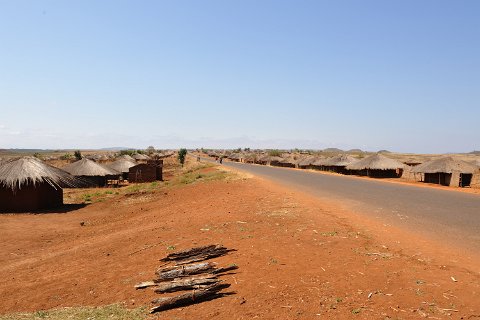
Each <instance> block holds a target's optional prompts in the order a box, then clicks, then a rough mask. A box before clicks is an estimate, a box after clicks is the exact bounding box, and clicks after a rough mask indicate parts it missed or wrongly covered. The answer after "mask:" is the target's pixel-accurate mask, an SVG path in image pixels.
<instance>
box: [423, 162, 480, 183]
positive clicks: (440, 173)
mask: <svg viewBox="0 0 480 320" xmlns="http://www.w3.org/2000/svg"><path fill="white" fill-rule="evenodd" d="M477 171H478V167H477V166H476V165H474V164H471V163H468V162H465V161H462V160H456V159H454V158H452V157H443V158H439V159H434V160H431V161H428V162H425V163H423V164H421V165H418V166H416V167H414V168H413V172H415V173H420V174H423V182H426V183H435V184H440V185H444V186H451V187H469V186H470V185H471V183H472V178H473V175H474V174H475V173H476V172H477Z"/></svg>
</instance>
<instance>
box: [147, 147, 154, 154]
mask: <svg viewBox="0 0 480 320" xmlns="http://www.w3.org/2000/svg"><path fill="white" fill-rule="evenodd" d="M146 151H147V153H148V154H152V153H155V148H154V147H153V146H149V147H148V148H147V150H146Z"/></svg>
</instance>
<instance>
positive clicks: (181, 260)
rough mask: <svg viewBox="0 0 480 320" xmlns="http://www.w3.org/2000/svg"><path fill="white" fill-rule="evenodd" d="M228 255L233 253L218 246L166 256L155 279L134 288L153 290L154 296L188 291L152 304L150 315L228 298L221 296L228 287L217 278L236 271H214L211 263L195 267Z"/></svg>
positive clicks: (213, 265) (227, 269) (234, 268)
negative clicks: (151, 288)
mask: <svg viewBox="0 0 480 320" xmlns="http://www.w3.org/2000/svg"><path fill="white" fill-rule="evenodd" d="M230 251H234V250H233V249H227V248H225V247H223V246H220V245H209V246H204V247H197V248H192V249H188V250H184V251H180V252H176V253H172V254H169V255H168V256H167V257H165V258H163V259H161V260H160V261H162V262H164V264H163V265H162V266H161V267H160V268H159V269H158V270H157V271H156V272H155V273H156V275H157V277H156V278H155V279H154V280H152V281H146V282H142V283H139V284H137V285H135V288H136V289H144V288H148V287H155V289H154V292H155V293H159V294H165V293H171V292H177V291H189V292H186V293H183V294H180V295H174V296H168V297H162V298H158V299H155V300H153V301H152V303H153V304H154V307H153V308H151V309H150V312H151V313H154V312H157V311H163V310H168V309H173V308H177V307H183V306H187V305H190V304H194V303H198V302H202V301H207V300H212V299H216V298H220V297H222V296H225V295H228V294H232V292H221V291H222V290H223V289H226V288H228V287H230V284H228V283H225V282H224V281H223V280H221V279H220V278H219V277H220V276H222V275H225V274H226V273H227V272H230V271H233V270H236V269H238V267H237V266H236V265H230V266H226V267H217V265H216V264H215V263H212V262H201V263H198V262H200V261H205V260H209V259H212V258H216V257H220V256H223V255H226V254H227V253H229V252H230Z"/></svg>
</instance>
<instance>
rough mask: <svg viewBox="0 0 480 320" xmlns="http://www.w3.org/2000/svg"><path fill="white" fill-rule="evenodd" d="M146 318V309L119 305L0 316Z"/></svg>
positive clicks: (14, 319) (19, 319)
mask: <svg viewBox="0 0 480 320" xmlns="http://www.w3.org/2000/svg"><path fill="white" fill-rule="evenodd" d="M146 317H147V312H146V308H144V307H142V308H137V309H127V308H125V306H124V305H121V304H112V305H108V306H103V307H73V308H61V309H52V310H40V311H35V312H32V313H12V314H6V315H0V320H41V319H47V320H64V319H75V320H91V319H95V320H107V319H121V320H140V319H145V318H146Z"/></svg>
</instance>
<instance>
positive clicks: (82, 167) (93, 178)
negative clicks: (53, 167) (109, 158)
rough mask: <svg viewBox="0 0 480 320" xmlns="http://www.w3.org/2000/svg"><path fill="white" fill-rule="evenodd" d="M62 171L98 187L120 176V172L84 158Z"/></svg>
mask: <svg viewBox="0 0 480 320" xmlns="http://www.w3.org/2000/svg"><path fill="white" fill-rule="evenodd" d="M62 169H63V170H65V171H67V172H68V173H70V174H71V175H72V176H75V177H81V178H82V179H83V180H86V181H88V182H90V183H91V184H92V185H95V186H98V187H103V186H106V185H107V181H108V180H110V179H118V178H119V176H120V172H118V171H116V170H113V169H111V168H108V167H107V166H104V165H101V164H99V163H96V162H95V161H92V160H90V159H86V158H84V159H82V160H78V161H76V162H73V163H70V164H68V165H66V166H65V167H63V168H62Z"/></svg>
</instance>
